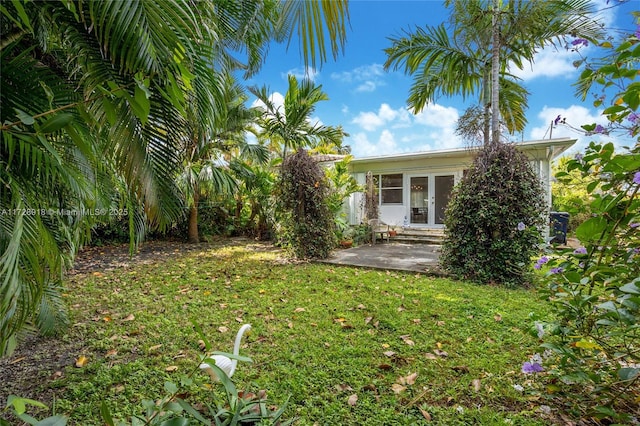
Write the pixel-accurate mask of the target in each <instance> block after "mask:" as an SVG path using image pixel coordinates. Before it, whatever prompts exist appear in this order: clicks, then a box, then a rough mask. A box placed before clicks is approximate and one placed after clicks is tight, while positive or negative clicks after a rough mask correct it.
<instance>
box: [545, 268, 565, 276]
mask: <svg viewBox="0 0 640 426" xmlns="http://www.w3.org/2000/svg"><path fill="white" fill-rule="evenodd" d="M563 271H564V268H561V267H557V268H551V270H550V271H549V272H550V273H551V274H552V275H553V274H561V273H562V272H563Z"/></svg>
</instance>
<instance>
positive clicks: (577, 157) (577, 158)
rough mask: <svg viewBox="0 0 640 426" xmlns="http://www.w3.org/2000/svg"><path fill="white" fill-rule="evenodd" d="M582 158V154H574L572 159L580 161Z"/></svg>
mask: <svg viewBox="0 0 640 426" xmlns="http://www.w3.org/2000/svg"><path fill="white" fill-rule="evenodd" d="M582 157H583V155H582V154H576V155H575V156H574V157H573V159H574V160H576V161H582Z"/></svg>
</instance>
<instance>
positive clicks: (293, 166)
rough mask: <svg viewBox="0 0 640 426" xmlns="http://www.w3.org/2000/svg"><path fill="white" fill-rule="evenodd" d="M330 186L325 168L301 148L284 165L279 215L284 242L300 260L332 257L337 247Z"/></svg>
mask: <svg viewBox="0 0 640 426" xmlns="http://www.w3.org/2000/svg"><path fill="white" fill-rule="evenodd" d="M328 197H329V185H328V183H327V181H326V177H325V174H324V172H323V170H322V168H321V167H320V166H319V165H318V163H316V162H315V161H314V160H313V158H312V157H311V156H310V155H309V153H308V152H307V151H305V150H302V149H299V150H298V151H297V152H296V153H295V154H293V155H291V156H288V157H287V158H286V159H285V160H284V162H283V163H282V172H281V180H280V188H279V200H280V203H281V205H282V211H281V212H279V220H280V225H281V228H282V229H283V231H284V235H283V236H282V238H283V240H284V241H285V242H286V243H287V245H289V246H290V247H291V249H292V250H293V253H294V255H295V256H296V257H298V258H301V259H309V258H317V259H325V258H327V257H329V254H330V252H331V250H332V249H333V248H334V247H336V237H335V232H334V227H335V222H334V216H333V213H332V212H331V210H330V208H329V202H328V201H329V200H328Z"/></svg>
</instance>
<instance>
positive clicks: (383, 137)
mask: <svg viewBox="0 0 640 426" xmlns="http://www.w3.org/2000/svg"><path fill="white" fill-rule="evenodd" d="M349 143H350V145H351V150H352V152H353V154H354V155H355V156H357V157H371V156H378V155H385V154H393V153H397V152H399V148H398V144H397V143H396V141H395V136H394V135H393V133H391V132H390V131H389V130H383V131H382V132H381V133H380V135H379V136H378V141H377V142H371V141H369V137H368V136H367V134H365V133H362V132H360V133H356V134H355V135H353V136H352V137H351V140H350V141H349Z"/></svg>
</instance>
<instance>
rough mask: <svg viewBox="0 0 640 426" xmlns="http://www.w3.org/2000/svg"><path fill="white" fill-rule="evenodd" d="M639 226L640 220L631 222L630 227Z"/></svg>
mask: <svg viewBox="0 0 640 426" xmlns="http://www.w3.org/2000/svg"><path fill="white" fill-rule="evenodd" d="M638 226H640V223H638V222H631V223H630V224H629V227H630V228H637V227H638Z"/></svg>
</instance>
